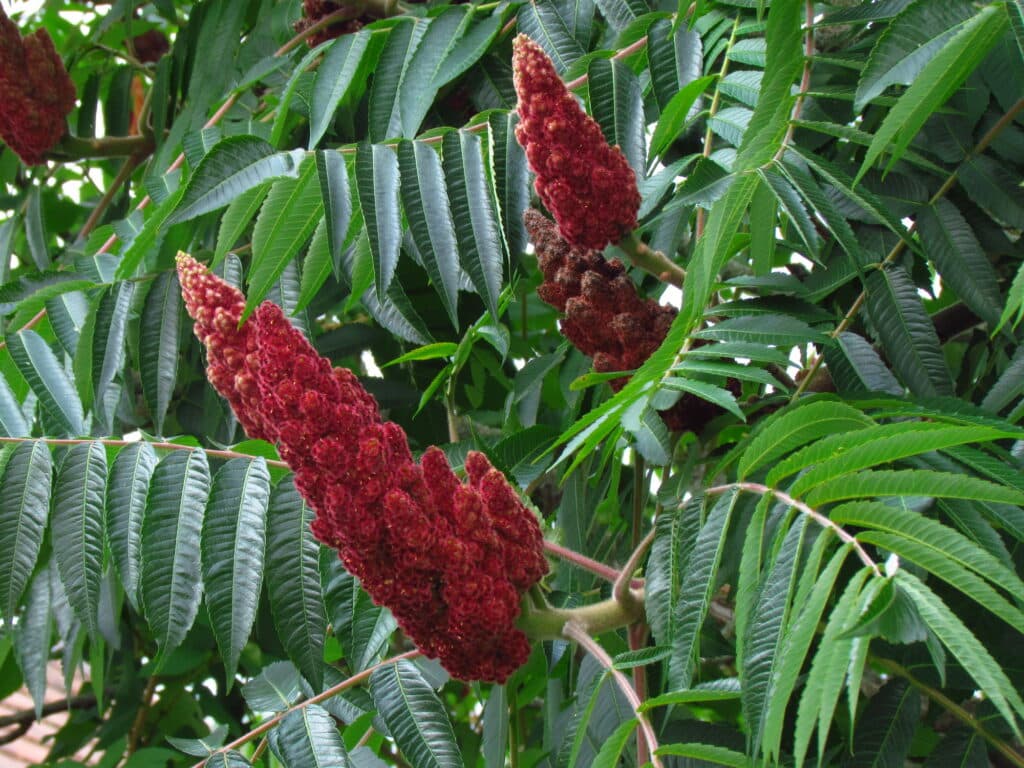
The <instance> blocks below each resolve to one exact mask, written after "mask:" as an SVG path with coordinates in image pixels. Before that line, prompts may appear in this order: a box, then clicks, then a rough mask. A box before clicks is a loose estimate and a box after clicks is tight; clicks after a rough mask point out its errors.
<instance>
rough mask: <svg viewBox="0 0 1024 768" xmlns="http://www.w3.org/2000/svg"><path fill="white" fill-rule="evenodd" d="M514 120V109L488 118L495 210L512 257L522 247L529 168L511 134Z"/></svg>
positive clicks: (525, 237) (525, 241)
mask: <svg viewBox="0 0 1024 768" xmlns="http://www.w3.org/2000/svg"><path fill="white" fill-rule="evenodd" d="M518 121H519V115H518V114H516V113H515V112H509V113H507V114H501V113H493V114H492V115H491V116H490V118H488V123H489V126H490V131H491V155H492V164H493V176H494V186H495V188H496V189H497V191H498V205H499V210H498V212H499V214H500V216H501V225H502V227H503V228H504V231H505V243H506V245H507V246H508V253H509V257H510V258H512V259H513V260H514V259H517V258H521V257H522V254H523V253H524V252H525V251H526V247H527V236H526V227H525V226H523V213H525V211H526V208H527V207H528V206H529V204H530V169H529V166H527V164H526V153H525V152H524V151H523V148H522V147H521V146H520V145H519V142H518V141H516V136H515V127H516V124H517V123H518Z"/></svg>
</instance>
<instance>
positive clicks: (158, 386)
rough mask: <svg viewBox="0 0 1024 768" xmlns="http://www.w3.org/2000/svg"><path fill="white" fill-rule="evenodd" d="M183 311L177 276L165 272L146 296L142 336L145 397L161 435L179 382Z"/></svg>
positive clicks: (140, 355)
mask: <svg viewBox="0 0 1024 768" xmlns="http://www.w3.org/2000/svg"><path fill="white" fill-rule="evenodd" d="M182 308H183V304H182V301H181V286H180V285H179V284H178V274H177V272H175V271H170V272H161V273H160V274H159V275H158V276H157V278H156V280H154V281H153V285H152V287H151V288H150V289H149V293H148V294H147V295H146V303H145V305H144V306H143V308H142V324H141V329H140V336H139V357H140V361H139V368H140V370H139V374H140V377H141V379H142V393H143V395H144V396H145V398H146V405H148V406H149V412H150V413H151V414H152V416H153V423H154V424H155V425H156V431H157V434H163V424H164V417H165V416H166V415H167V407H168V405H169V404H170V402H171V396H172V395H173V394H174V385H175V384H176V383H177V379H178V351H179V346H180V339H181V314H182V312H181V311H182Z"/></svg>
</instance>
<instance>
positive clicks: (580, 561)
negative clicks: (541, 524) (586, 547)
mask: <svg viewBox="0 0 1024 768" xmlns="http://www.w3.org/2000/svg"><path fill="white" fill-rule="evenodd" d="M544 550H545V551H546V552H548V553H549V554H551V555H554V556H555V557H557V558H558V559H560V560H565V561H566V562H569V563H572V564H573V565H578V566H579V567H580V568H582V569H583V570H585V571H590V573H592V574H594V575H595V576H600V577H601V578H602V579H604V580H605V581H610V582H612V583H613V584H614V583H615V582H616V581H617V580H618V578H619V573H620V572H619V571H618V570H617V569H615V568H612V567H611V566H610V565H605V564H604V563H602V562H600V561H598V560H594V559H593V558H590V557H587V556H586V555H581V554H580V553H579V552H574V551H573V550H571V549H569V548H568V547H563V546H562V545H561V544H556V543H555V542H553V541H545V542H544ZM631 586H633V587H640V586H643V581H642V580H640V579H633V581H632V583H631Z"/></svg>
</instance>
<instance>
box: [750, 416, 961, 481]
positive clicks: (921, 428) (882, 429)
mask: <svg viewBox="0 0 1024 768" xmlns="http://www.w3.org/2000/svg"><path fill="white" fill-rule="evenodd" d="M867 426H870V425H867ZM942 428H943V425H941V424H936V423H932V422H916V421H904V422H895V423H891V424H876V425H873V426H870V428H864V429H858V430H848V431H846V432H836V433H834V434H830V435H825V436H824V437H822V438H821V439H820V440H817V441H816V442H813V443H809V444H807V445H805V446H803V447H802V448H800V449H799V450H797V451H796V452H795V453H791V454H790V455H789V456H787V457H786V458H784V459H782V460H781V461H776V463H775V465H774V466H773V467H772V468H771V469H770V470H769V471H768V475H767V476H766V478H765V482H766V483H767V484H768V485H770V486H772V487H776V486H777V485H778V484H779V482H780V481H781V480H782V479H783V478H786V477H789V476H790V475H792V474H795V473H796V472H799V471H801V470H803V469H807V468H808V467H814V466H816V465H817V464H819V463H820V462H822V461H826V460H828V459H831V458H833V457H835V456H838V455H840V454H842V453H843V452H844V451H848V450H850V449H851V448H854V447H856V446H858V445H862V444H864V443H870V442H873V441H875V440H880V439H883V438H888V437H890V436H892V435H901V434H904V433H905V432H912V433H915V434H917V433H927V432H930V431H931V430H935V429H942Z"/></svg>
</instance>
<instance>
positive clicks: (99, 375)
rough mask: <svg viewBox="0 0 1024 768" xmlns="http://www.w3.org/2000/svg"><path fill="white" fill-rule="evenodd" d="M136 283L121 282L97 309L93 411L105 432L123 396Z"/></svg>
mask: <svg viewBox="0 0 1024 768" xmlns="http://www.w3.org/2000/svg"><path fill="white" fill-rule="evenodd" d="M134 293H135V283H130V282H127V281H126V282H121V283H115V284H114V285H113V286H111V287H110V290H108V291H107V292H106V293H105V294H104V296H103V298H102V299H100V303H99V307H97V309H96V326H95V328H94V329H93V331H92V389H93V400H92V409H93V413H94V415H95V417H96V420H97V421H98V422H100V424H101V425H102V427H103V432H104V433H109V432H111V431H112V429H113V419H114V409H115V408H116V406H117V400H118V399H119V397H120V394H121V393H120V382H118V381H117V379H118V378H119V377H121V375H122V371H123V369H124V360H125V339H126V338H127V334H128V316H129V308H130V306H131V303H132V297H133V294H134Z"/></svg>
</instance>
